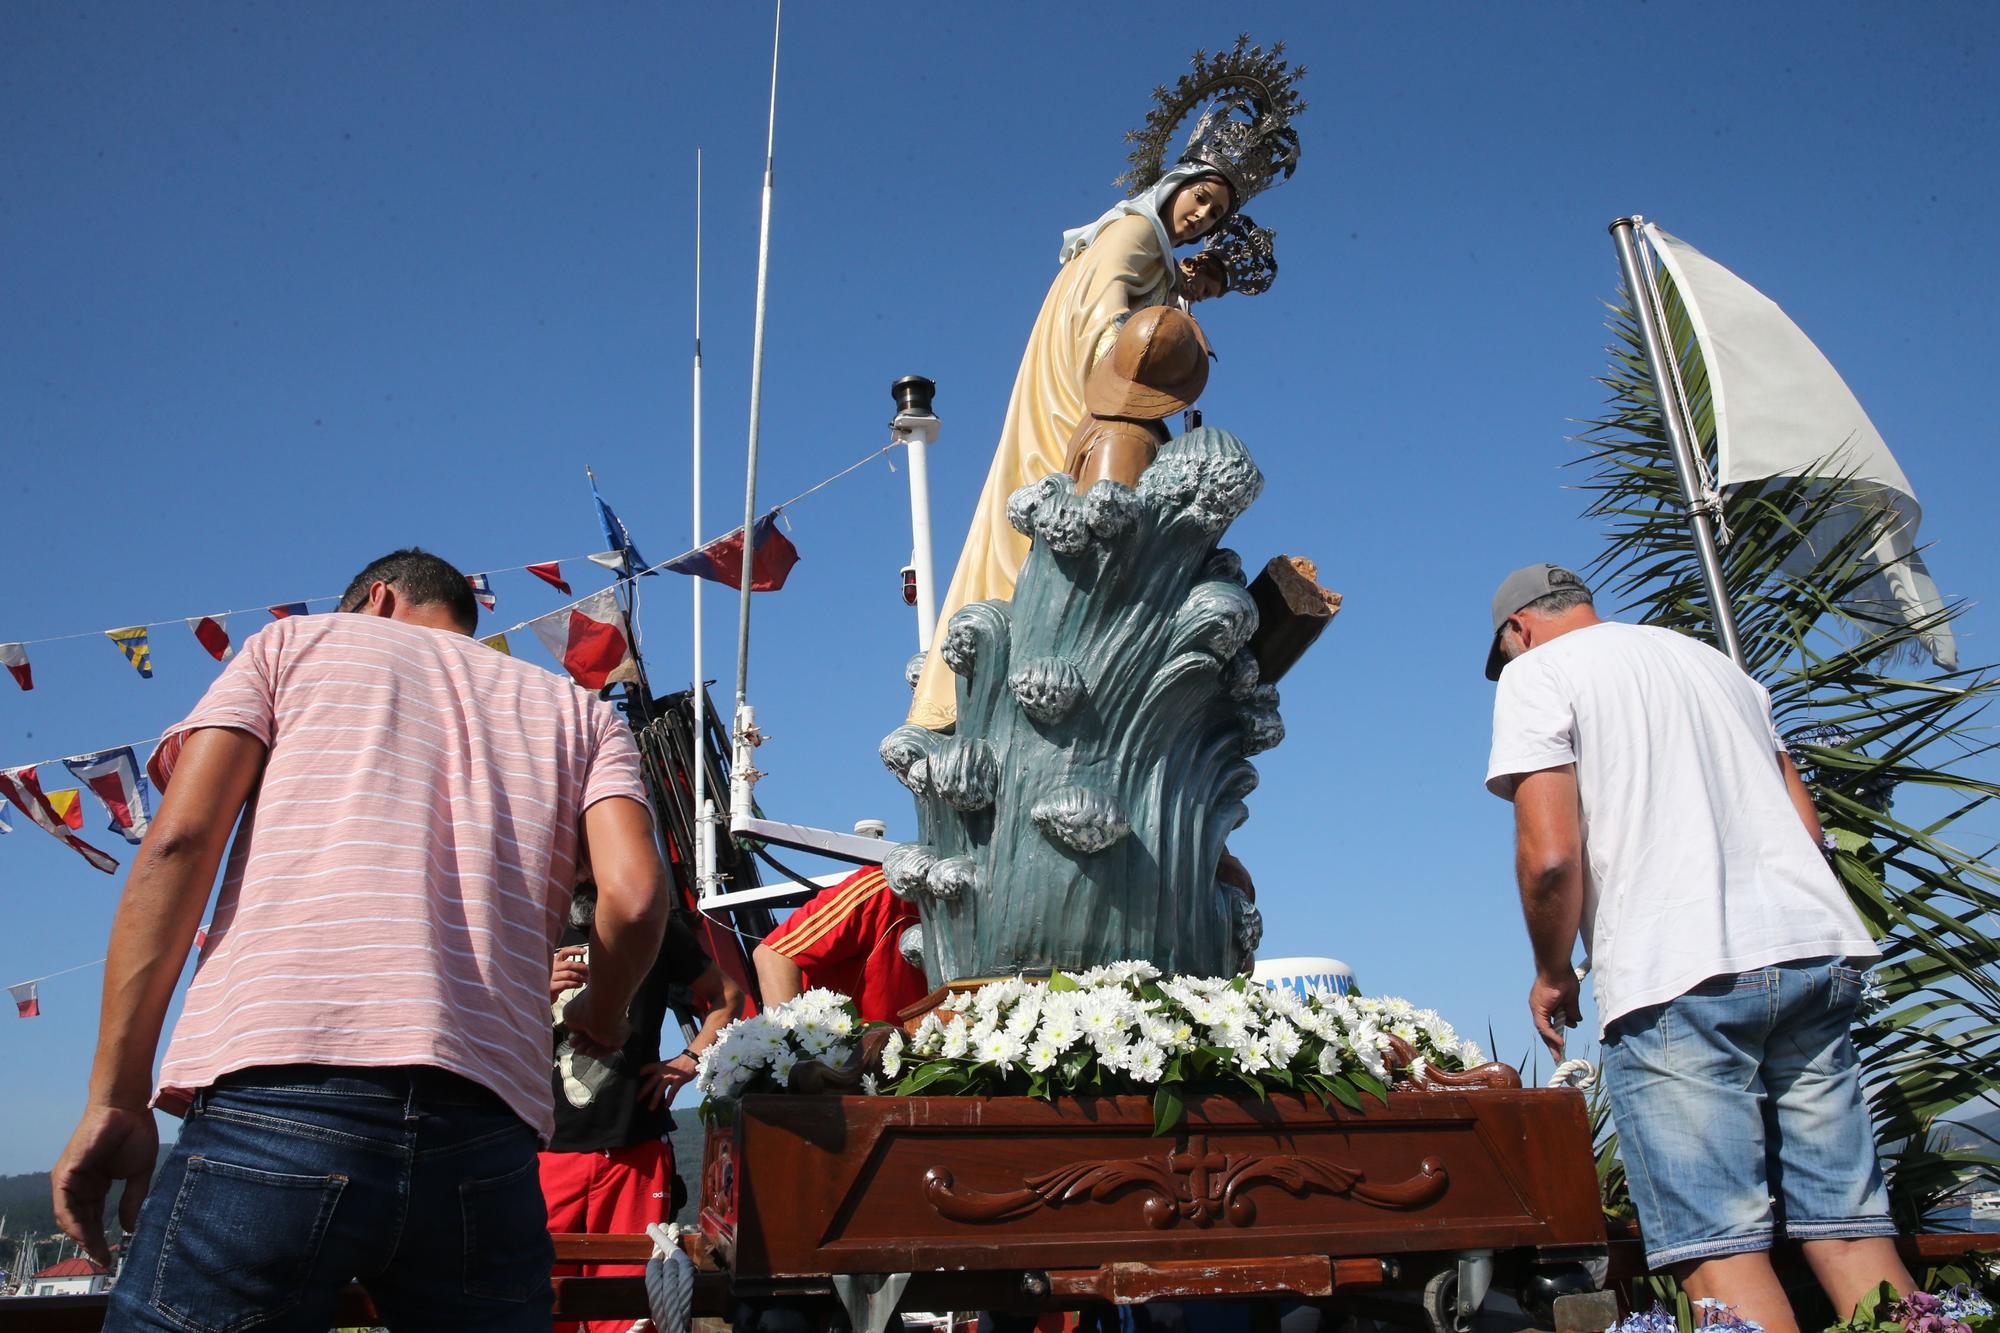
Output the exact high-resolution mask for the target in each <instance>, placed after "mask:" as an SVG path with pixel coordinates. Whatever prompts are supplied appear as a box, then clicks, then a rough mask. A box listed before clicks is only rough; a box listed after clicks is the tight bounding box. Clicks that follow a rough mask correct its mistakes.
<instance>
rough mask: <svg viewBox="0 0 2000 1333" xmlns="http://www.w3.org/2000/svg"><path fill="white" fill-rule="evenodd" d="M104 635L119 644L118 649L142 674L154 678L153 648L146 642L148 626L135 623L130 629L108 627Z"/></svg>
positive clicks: (147, 677) (149, 678)
mask: <svg viewBox="0 0 2000 1333" xmlns="http://www.w3.org/2000/svg"><path fill="white" fill-rule="evenodd" d="M104 637H105V638H107V639H109V640H111V642H113V643H115V644H117V645H118V651H119V652H121V653H123V654H125V660H126V661H128V662H130V663H131V664H132V665H133V667H134V668H135V669H137V671H138V672H139V674H140V675H142V676H144V677H145V678H146V679H147V680H151V679H152V678H153V650H152V647H151V646H150V645H149V644H148V643H147V642H146V627H145V626H144V625H134V626H132V628H130V629H108V630H106V631H104Z"/></svg>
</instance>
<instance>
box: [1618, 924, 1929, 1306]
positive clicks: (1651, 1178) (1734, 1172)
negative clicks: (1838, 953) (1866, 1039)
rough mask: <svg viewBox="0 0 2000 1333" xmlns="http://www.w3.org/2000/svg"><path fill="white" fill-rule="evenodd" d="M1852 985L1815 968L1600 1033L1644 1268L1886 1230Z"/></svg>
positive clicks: (1853, 980) (1697, 992) (1769, 974)
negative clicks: (1778, 1235) (1781, 1240)
mask: <svg viewBox="0 0 2000 1333" xmlns="http://www.w3.org/2000/svg"><path fill="white" fill-rule="evenodd" d="M1860 1002H1861V973H1860V972H1859V971H1857V970H1856V969H1854V968H1851V967H1848V966H1845V964H1844V960H1841V959H1834V958H1812V959H1803V960H1800V961H1797V962H1789V963H1781V964H1779V965H1777V966H1775V967H1763V968H1758V969H1756V970H1755V971H1752V972H1736V973H1726V974H1724V975H1722V976H1718V977H1710V978H1709V979H1708V980H1707V981H1704V982H1702V983H1701V984H1700V985H1698V986H1696V987H1694V988H1693V989H1692V990H1690V991H1688V992H1687V993H1686V994H1684V995H1681V996H1679V997H1677V998H1676V999H1673V1000H1670V1001H1668V1002H1667V1003H1665V1004H1658V1005H1651V1006H1648V1007H1647V1008H1644V1009H1639V1010H1635V1011H1633V1012H1632V1013H1629V1014H1625V1015H1623V1016H1621V1017H1620V1018H1619V1019H1617V1021H1615V1022H1613V1023H1612V1024H1611V1026H1610V1027H1609V1028H1608V1029H1607V1030H1606V1032H1605V1038H1604V1061H1603V1065H1604V1082H1605V1087H1606V1089H1607V1090H1608V1091H1609V1092H1610V1094H1611V1115H1612V1120H1613V1122H1614V1123H1615V1125H1616V1127H1617V1130H1618V1150H1619V1155H1620V1156H1621V1157H1623V1158H1624V1161H1625V1176H1626V1180H1627V1181H1628V1183H1629V1184H1630V1186H1631V1190H1632V1202H1633V1204H1634V1205H1635V1206H1636V1207H1637V1208H1638V1211H1639V1229H1640V1231H1641V1233H1642V1234H1643V1235H1644V1237H1645V1243H1646V1262H1647V1263H1648V1264H1649V1265H1651V1266H1652V1267H1654V1268H1662V1267H1665V1266H1666V1265H1669V1264H1676V1263H1683V1262H1686V1261H1689V1260H1696V1259H1707V1258H1714V1257H1716V1256H1719V1255H1725V1254H1740V1253H1743V1252H1745V1251H1749V1250H1765V1249H1769V1248H1770V1246H1771V1241H1772V1238H1773V1235H1774V1234H1775V1232H1776V1231H1778V1230H1779V1229H1782V1231H1783V1232H1784V1234H1785V1235H1786V1236H1788V1237H1790V1238H1791V1239H1793V1240H1827V1239H1835V1238H1852V1237H1859V1236H1888V1235H1893V1234H1895V1227H1894V1226H1893V1225H1892V1224H1891V1222H1890V1221H1889V1199H1888V1192H1887V1191H1886V1190H1885V1189H1884V1188H1883V1185H1882V1168H1881V1165H1880V1163H1879V1162H1878V1161H1877V1160H1876V1156H1875V1138H1874V1134H1873V1132H1872V1130H1871V1128H1870V1125H1869V1120H1868V1107H1867V1104H1866V1102H1865V1100H1864V1099H1863V1097H1862V1092H1861V1078H1860V1072H1859V1069H1858V1067H1857V1064H1856V1060H1855V1054H1854V1042H1853V1039H1852V1038H1851V1037H1850V1036H1849V1029H1850V1028H1852V1026H1853V1024H1854V1017H1855V1014H1856V1011H1857V1010H1858V1008H1859V1006H1860Z"/></svg>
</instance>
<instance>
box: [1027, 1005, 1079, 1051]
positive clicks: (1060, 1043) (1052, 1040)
mask: <svg viewBox="0 0 2000 1333" xmlns="http://www.w3.org/2000/svg"><path fill="white" fill-rule="evenodd" d="M1082 1035H1083V1028H1082V1026H1081V1025H1080V1024H1079V1023H1078V1022H1077V1015H1076V1007H1075V1006H1074V1005H1068V1004H1051V1005H1049V1006H1047V1007H1046V1008H1044V1009H1043V1010H1042V1026H1041V1031H1040V1032H1038V1033H1037V1034H1036V1037H1037V1038H1038V1039H1039V1040H1041V1041H1045V1042H1047V1043H1048V1044H1049V1046H1050V1047H1051V1048H1053V1049H1054V1050H1055V1051H1056V1052H1057V1053H1058V1054H1060V1053H1061V1052H1063V1051H1066V1050H1068V1049H1069V1048H1070V1047H1072V1046H1074V1045H1076V1042H1077V1038H1079V1037H1081V1036H1082Z"/></svg>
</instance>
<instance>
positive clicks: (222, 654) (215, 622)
mask: <svg viewBox="0 0 2000 1333" xmlns="http://www.w3.org/2000/svg"><path fill="white" fill-rule="evenodd" d="M187 623H188V628H189V629H191V630H193V631H194V637H195V638H196V639H197V640H198V641H199V642H200V643H201V646H202V647H204V648H206V649H208V655H209V656H210V657H212V658H214V659H215V660H216V661H218V662H227V661H228V660H229V655H230V654H231V653H233V652H235V651H236V650H235V649H234V648H232V647H231V646H230V644H229V617H228V616H189V617H188V618H187Z"/></svg>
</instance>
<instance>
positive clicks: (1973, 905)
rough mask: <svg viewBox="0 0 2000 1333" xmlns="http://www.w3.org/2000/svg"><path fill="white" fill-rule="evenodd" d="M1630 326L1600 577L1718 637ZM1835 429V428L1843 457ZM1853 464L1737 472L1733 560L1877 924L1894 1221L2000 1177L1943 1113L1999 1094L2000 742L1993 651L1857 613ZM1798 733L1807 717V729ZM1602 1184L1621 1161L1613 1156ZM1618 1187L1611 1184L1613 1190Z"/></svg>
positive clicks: (1668, 622)
mask: <svg viewBox="0 0 2000 1333" xmlns="http://www.w3.org/2000/svg"><path fill="white" fill-rule="evenodd" d="M1659 276H1660V280H1661V283H1662V287H1663V296H1664V298H1665V304H1666V308H1667V326H1668V328H1667V332H1668V340H1669V343H1670V344H1671V346H1672V348H1673V350H1674V354H1675V355H1676V356H1677V357H1678V359H1679V362H1680V371H1681V375H1682V378H1683V381H1684V383H1685V385H1686V387H1687V390H1688V393H1689V396H1690V399H1691V404H1690V406H1691V408H1692V412H1691V415H1692V417H1693V420H1694V426H1695V433H1696V436H1697V438H1698V439H1699V440H1700V442H1701V448H1702V450H1703V451H1704V453H1705V454H1707V456H1708V459H1709V462H1710V463H1711V465H1712V464H1713V461H1714V457H1713V456H1714V414H1713V405H1712V401H1711V397H1710V389H1709V381H1708V373H1707V369H1706V367H1705V365H1704V364H1703V361H1702V357H1701V349H1700V347H1699V345H1698V344H1697V343H1696V341H1695V339H1694V334H1693V329H1692V326H1691V324H1690V323H1689V321H1688V319H1687V314H1686V310H1685V308H1684V307H1683V305H1682V303H1681V302H1680V300H1679V297H1678V294H1677V293H1676V292H1675V291H1674V288H1673V284H1672V281H1671V279H1670V277H1669V276H1668V275H1667V274H1665V273H1664V272H1662V273H1661V274H1660V275H1659ZM1609 327H1610V329H1611V331H1612V333H1613V335H1614V342H1613V344H1612V346H1611V347H1610V348H1609V349H1608V350H1609V355H1610V366H1609V368H1608V370H1607V371H1606V373H1605V374H1604V375H1603V376H1601V377H1600V379H1599V382H1600V383H1601V384H1603V385H1604V387H1605V389H1606V390H1607V392H1608V395H1609V396H1608V398H1607V400H1606V404H1605V407H1604V410H1603V411H1602V413H1601V414H1600V415H1599V416H1598V417H1596V418H1595V419H1593V420H1589V421H1586V422H1584V423H1582V425H1583V427H1584V429H1583V430H1582V431H1581V432H1580V433H1579V434H1578V435H1577V437H1576V442H1577V443H1578V444H1580V445H1582V446H1583V448H1584V450H1585V452H1584V455H1583V457H1582V458H1580V459H1579V460H1577V462H1578V464H1579V465H1581V466H1584V467H1587V468H1588V470H1589V474H1588V479H1587V480H1586V481H1585V482H1584V483H1583V486H1582V489H1583V491H1584V492H1585V493H1586V494H1587V496H1588V497H1589V499H1588V504H1587V507H1586V509H1585V513H1586V515H1587V516H1588V517H1589V518H1591V519H1593V520H1595V521H1597V522H1598V523H1600V524H1601V525H1602V528H1603V532H1604V539H1605V544H1604V547H1603V549H1602V551H1601V552H1600V554H1599V555H1598V556H1597V558H1596V560H1595V561H1593V562H1592V564H1591V567H1590V569H1589V571H1588V572H1587V574H1586V577H1587V578H1588V579H1589V581H1590V582H1591V584H1592V586H1593V587H1595V588H1597V590H1598V594H1599V598H1600V601H1602V602H1609V603H1613V604H1615V605H1616V606H1617V607H1618V608H1619V609H1620V611H1621V613H1622V614H1624V615H1627V616H1629V617H1631V618H1634V619H1637V620H1639V621H1641V622H1643V623H1646V624H1652V625H1661V626H1665V627H1668V628H1671V629H1676V630H1679V631H1681V632H1683V633H1687V634H1691V635H1695V636H1696V637H1699V638H1702V639H1704V640H1705V641H1709V642H1713V641H1714V640H1715V633H1714V629H1713V623H1712V615H1713V612H1712V609H1711V607H1710V605H1709V597H1708V592H1707V590H1706V588H1705V587H1704V586H1703V583H1702V579H1701V569H1700V565H1699V563H1698V561H1697V559H1696V556H1695V551H1694V543H1693V539H1692V536H1691V533H1690V530H1689V525H1688V521H1687V514H1686V509H1685V506H1684V504H1683V502H1682V499H1681V493H1680V483H1679V480H1678V478H1677V476H1676V474H1675V471H1674V466H1673V453H1672V448H1671V446H1670V444H1669V443H1668V439H1667V435H1666V429H1665V423H1664V420H1663V418H1662V415H1661V411H1660V405H1659V402H1658V400H1657V398H1656V396H1655V394H1654V392H1653V384H1652V378H1651V375H1650V374H1649V373H1648V370H1647V367H1646V362H1645V355H1644V351H1643V345H1642V343H1641V341H1640V337H1639V331H1638V327H1637V325H1636V323H1635V322H1634V315H1633V311H1632V307H1631V304H1630V303H1629V301H1627V302H1625V303H1623V304H1621V305H1617V306H1614V307H1612V308H1611V319H1610V324H1609ZM1839 444H1840V441H1837V440H1830V441H1828V448H1827V453H1828V455H1829V456H1830V457H1831V456H1832V455H1833V454H1834V453H1835V451H1836V449H1837V448H1838V446H1839ZM1842 480H1843V478H1842V477H1841V475H1840V474H1839V472H1838V471H1837V470H1836V469H1835V468H1834V467H1833V465H1831V464H1829V466H1828V468H1827V469H1826V470H1825V471H1823V472H1820V473H1818V474H1816V475H1813V476H1809V477H1804V478H1798V479H1778V480H1775V481H1771V482H1767V483H1764V484H1762V485H1758V486H1750V487H1741V488H1738V489H1737V491H1736V492H1735V493H1734V494H1731V495H1730V496H1728V497H1727V498H1726V502H1725V504H1724V507H1723V519H1724V525H1725V527H1726V529H1727V530H1728V532H1729V533H1730V540H1729V542H1728V543H1727V544H1726V545H1725V546H1724V547H1723V548H1722V551H1721V556H1722V566H1723V576H1724V579H1725V581H1726V582H1727V585H1728V589H1729V596H1730V601H1731V606H1732V608H1733V609H1734V611H1735V614H1736V619H1737V628H1738V631H1739V634H1740V636H1741V639H1742V643H1743V648H1744V655H1745V658H1746V660H1747V663H1748V666H1749V669H1750V672H1751V674H1752V675H1754V676H1755V677H1756V678H1757V679H1758V680H1759V681H1760V682H1762V683H1763V685H1764V686H1765V687H1766V688H1767V689H1768V690H1769V691H1770V694H1771V705H1772V714H1773V717H1774V718H1775V719H1776V721H1777V723H1778V726H1779V730H1780V732H1781V733H1782V734H1785V735H1787V736H1801V740H1800V741H1799V743H1798V744H1797V747H1796V749H1795V751H1794V758H1795V759H1797V760H1798V762H1799V764H1800V767H1801V770H1802V772H1803V773H1805V775H1806V776H1807V780H1808V785H1809V786H1810V787H1811V789H1812V792H1813V797H1814V800H1815V801H1816V803H1817V804H1818V806H1819V812H1820V818H1821V821H1822V822H1823V823H1824V824H1825V826H1826V829H1827V831H1828V832H1829V833H1831V834H1833V835H1834V837H1835V839H1836V840H1837V842H1838V844H1839V850H1838V851H1837V852H1836V854H1835V869H1836V872H1837V873H1838V875H1839V876H1840V880H1841V882H1842V884H1843V885H1844V886H1845V887H1846V889H1847V892H1848V894H1849V896H1850V897H1851V898H1852V900H1853V902H1854V905H1855V907H1856V908H1857V910H1859V911H1860V913H1861V915H1862V917H1863V919H1864V920H1866V921H1867V922H1868V923H1869V926H1870V928H1871V929H1872V930H1874V931H1875V932H1876V933H1877V934H1878V936H1879V937H1880V938H1881V940H1882V948H1883V957H1882V961H1881V963H1880V964H1879V965H1878V966H1877V967H1876V968H1875V969H1874V970H1873V973H1872V979H1871V992H1872V994H1873V1003H1872V1005H1871V1007H1870V1011H1869V1013H1868V1014H1867V1016H1866V1017H1865V1019H1864V1020H1863V1022H1862V1023H1861V1025H1860V1026H1858V1027H1857V1028H1856V1030H1855V1039H1856V1042H1857V1044H1858V1045H1859V1046H1860V1048H1861V1052H1862V1062H1863V1072H1864V1078H1865V1081H1866V1083H1867V1086H1868V1088H1869V1095H1870V1109H1871V1112H1872V1114H1873V1117H1874V1123H1875V1132H1876V1136H1877V1141H1878V1144H1879V1146H1880V1147H1881V1149H1882V1157H1883V1163H1884V1167H1885V1170H1886V1171H1887V1173H1888V1177H1889V1183H1890V1193H1891V1204H1892V1208H1893V1210H1894V1212H1895V1215H1896V1217H1897V1220H1898V1222H1899V1223H1900V1224H1901V1225H1902V1226H1903V1227H1905V1228H1906V1229H1912V1230H1914V1229H1918V1228H1919V1227H1920V1225H1921V1223H1922V1222H1923V1220H1924V1219H1925V1218H1926V1217H1927V1216H1928V1215H1930V1214H1931V1213H1933V1212H1935V1211H1936V1210H1937V1209H1938V1208H1939V1207H1941V1206H1943V1205H1945V1204H1947V1203H1949V1202H1950V1201H1952V1200H1953V1199H1955V1198H1958V1197H1962V1196H1963V1194H1964V1193H1965V1192H1966V1191H1967V1190H1968V1189H1975V1188H1994V1187H2000V1148H1996V1147H1995V1146H1994V1145H1991V1144H1985V1145H1981V1146H1980V1147H1978V1148H1966V1147H1964V1146H1962V1145H1961V1146H1958V1147H1943V1146H1940V1142H1939V1139H1938V1137H1937V1134H1936V1132H1935V1128H1934V1127H1935V1125H1936V1122H1937V1121H1938V1120H1939V1118H1940V1117H1942V1116H1945V1115H1948V1114H1949V1113H1951V1112H1953V1111H1956V1110H1959V1109H1961V1108H1964V1107H1966V1106H1968V1105H1969V1104H1971V1103H1975V1102H1984V1103H1987V1104H1991V1103H1992V1102H1994V1101H1996V1100H2000V1097H1996V1094H2000V943H1997V942H1996V940H1995V938H1994V927H1995V923H1996V921H2000V871H1996V869H1995V866H1994V863H1993V862H1992V861H1991V859H1990V857H1991V855H1992V850H1993V849H1992V848H1990V847H1986V848H1981V849H1978V850H1968V849H1967V847H1966V846H1964V845H1962V844H1963V843H1964V842H1969V841H1971V839H1970V838H1969V837H1967V836H1965V835H1963V834H1960V833H1958V832H1957V831H1958V830H1961V829H1963V828H1964V827H1965V825H1963V824H1962V822H1961V821H1963V820H1964V819H1965V817H1966V816H1968V815H1970V814H1972V813H1973V812H1975V811H1978V810H1980V809H1982V808H1984V807H1985V806H1987V804H1988V803H1989V802H1992V801H1993V800H1994V799H1995V798H1996V797H2000V784H1996V783H1994V782H1991V781H1988V780H1985V779H1982V778H1980V777H1977V776H1974V775H1973V774H1971V773H1970V772H1969V771H1968V769H1969V766H1971V765H1973V764H1974V763H1976V762H1977V761H1979V760H1981V759H1982V758H1983V757H1985V756H1986V755H1988V754H1989V752H1990V751H1992V750H1993V749H1994V748H1995V746H1996V745H2000V741H1993V740H1989V739H1987V738H1986V735H1985V728H1984V724H1983V720H1982V717H1981V715H1982V713H1983V712H1984V710H1985V708H1986V706H1987V705H1988V704H1989V703H1990V702H1992V692H1993V690H1994V688H1995V685H1996V680H1995V674H1994V671H1993V669H1992V668H1991V667H1978V668H1969V669H1963V670H1958V671H1951V672H1940V673H1936V674H1930V675H1925V674H1922V673H1921V672H1917V671H1915V670H1914V669H1913V668H1910V667H1908V666H1907V665H1905V664H1907V663H1911V662H1914V661H1917V660H1920V659H1921V658H1922V650H1921V639H1920V631H1922V630H1924V629H1928V628H1931V627H1932V626H1933V625H1935V624H1936V623H1938V622H1939V621H1942V620H1950V619H1952V618H1954V617H1956V616H1957V615H1958V614H1959V613H1960V611H1961V610H1962V609H1963V608H1962V607H1960V606H1950V607H1947V608H1946V609H1945V610H1944V611H1943V612H1941V613H1940V614H1939V615H1938V616H1936V617H1933V618H1932V620H1931V621H1929V622H1926V623H1922V624H1916V625H1911V624H1905V623H1902V622H1901V621H1895V620H1889V619H1886V618H1884V617H1882V616H1880V615H1869V614H1865V613H1862V612H1857V611H1855V610H1853V609H1850V608H1849V607H1848V606H1847V605H1846V604H1845V603H1846V598H1847V597H1848V595H1849V594H1851V593H1853V592H1854V591H1855V590H1856V589H1858V588H1859V587H1860V586H1861V585H1862V584H1864V583H1865V582H1866V581H1867V580H1868V579H1869V578H1870V577H1871V576H1872V575H1873V574H1874V573H1875V569H1874V566H1873V565H1872V563H1871V558H1870V555H1869V549H1870V547H1871V545H1872V543H1873V539H1874V537H1875V531H1874V529H1873V528H1872V526H1871V525H1870V524H1869V523H1867V522H1862V523H1857V524H1854V525H1853V526H1852V527H1851V528H1850V529H1849V530H1848V531H1847V533H1846V535H1845V536H1844V537H1842V538H1840V539H1839V540H1837V541H1834V542H1831V543H1828V544H1827V545H1828V548H1827V549H1823V550H1819V551H1818V552H1817V553H1816V554H1815V552H1814V547H1813V546H1812V545H1811V544H1809V542H1808V536H1809V534H1812V533H1813V532H1814V531H1815V529H1816V527H1817V526H1818V525H1819V524H1820V522H1821V521H1822V520H1824V519H1827V518H1829V517H1832V516H1833V515H1834V513H1835V511H1836V509H1837V508H1838V507H1839V506H1840V505H1842V503H1843V499H1842V491H1841V486H1840V483H1841V481H1842ZM1802 733H1804V734H1803V735H1802ZM1599 1166H1600V1175H1601V1176H1603V1177H1604V1178H1605V1183H1606V1185H1607V1187H1610V1186H1612V1185H1613V1184H1614V1182H1615V1181H1616V1179H1617V1177H1618V1176H1619V1175H1621V1174H1622V1173H1620V1172H1618V1171H1617V1170H1616V1168H1615V1166H1614V1165H1613V1164H1612V1163H1611V1161H1610V1160H1609V1159H1608V1158H1606V1157H1604V1156H1600V1162H1599ZM1611 1192H1613V1191H1612V1190H1611V1189H1610V1188H1607V1193H1608V1194H1609V1193H1611Z"/></svg>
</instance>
